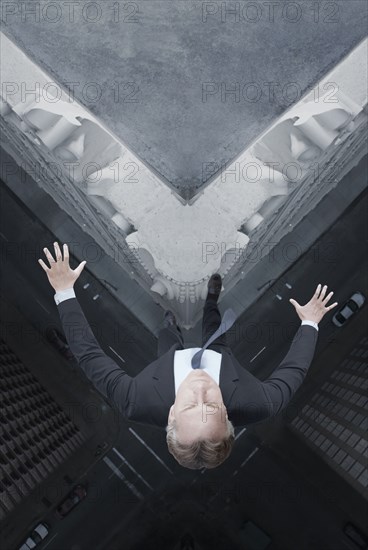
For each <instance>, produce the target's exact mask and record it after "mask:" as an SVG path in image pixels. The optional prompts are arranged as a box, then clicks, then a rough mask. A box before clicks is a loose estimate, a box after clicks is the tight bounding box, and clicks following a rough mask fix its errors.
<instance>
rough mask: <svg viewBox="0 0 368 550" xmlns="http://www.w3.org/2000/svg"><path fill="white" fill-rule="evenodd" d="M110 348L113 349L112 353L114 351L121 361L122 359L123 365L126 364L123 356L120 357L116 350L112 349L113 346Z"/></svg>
mask: <svg viewBox="0 0 368 550" xmlns="http://www.w3.org/2000/svg"><path fill="white" fill-rule="evenodd" d="M109 348H110V349H111V351H113V352H114V353H115V355H117V356H118V357H119V359H121V360H122V361H123V363H125V361H124V359H123V358H122V357H121V355H119V354H118V353H117V352H116V351H115V350H114V348H112V347H111V346H109Z"/></svg>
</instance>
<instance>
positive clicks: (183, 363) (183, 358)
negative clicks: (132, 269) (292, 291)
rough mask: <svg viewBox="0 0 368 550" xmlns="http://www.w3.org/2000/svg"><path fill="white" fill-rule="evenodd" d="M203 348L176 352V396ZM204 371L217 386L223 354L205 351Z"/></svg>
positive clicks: (59, 296) (70, 294) (68, 292)
mask: <svg viewBox="0 0 368 550" xmlns="http://www.w3.org/2000/svg"><path fill="white" fill-rule="evenodd" d="M69 298H76V296H75V292H74V288H73V287H71V288H67V289H65V290H58V291H57V292H55V295H54V300H55V303H56V305H58V304H60V302H62V301H63V300H68V299H69ZM301 324H302V325H311V326H312V327H314V328H315V329H316V330H318V323H316V322H314V321H306V320H304V321H302V322H301ZM200 349H201V348H186V349H181V350H176V351H175V354H174V380H175V395H176V392H177V389H178V388H179V386H180V384H181V383H182V381H183V380H184V379H185V378H186V377H187V376H188V374H189V373H190V372H191V371H192V365H191V359H192V357H193V355H194V354H195V353H196V352H197V351H199V350H200ZM200 368H201V369H202V370H204V371H206V372H207V374H209V376H211V377H212V378H213V380H214V381H215V382H216V384H219V381H220V368H221V353H219V352H217V351H215V350H212V349H205V350H204V352H203V355H202V359H201V367H200Z"/></svg>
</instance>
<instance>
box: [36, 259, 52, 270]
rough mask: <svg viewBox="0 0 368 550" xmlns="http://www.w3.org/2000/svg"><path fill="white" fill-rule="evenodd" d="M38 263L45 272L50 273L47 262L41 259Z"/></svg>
mask: <svg viewBox="0 0 368 550" xmlns="http://www.w3.org/2000/svg"><path fill="white" fill-rule="evenodd" d="M38 263H39V264H40V265H41V267H42V269H43V270H44V271H50V268H49V267H47V265H46V264H45V262H44V261H43V260H41V258H39V260H38Z"/></svg>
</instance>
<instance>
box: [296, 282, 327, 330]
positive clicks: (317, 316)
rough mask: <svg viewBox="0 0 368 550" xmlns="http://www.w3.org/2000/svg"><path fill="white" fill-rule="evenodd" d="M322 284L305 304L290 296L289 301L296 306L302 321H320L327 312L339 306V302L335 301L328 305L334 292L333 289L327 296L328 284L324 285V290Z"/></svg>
mask: <svg viewBox="0 0 368 550" xmlns="http://www.w3.org/2000/svg"><path fill="white" fill-rule="evenodd" d="M321 286H322V285H320V284H319V285H318V286H317V288H316V291H315V293H314V295H313V297H312V298H311V299H310V300H309V302H308V303H306V304H305V305H304V306H302V305H300V304H299V303H298V302H297V301H296V300H293V298H290V300H289V301H290V302H291V303H292V304H293V306H294V307H295V310H296V312H297V314H298V316H299V318H300V319H301V320H302V321H303V320H309V321H314V322H315V323H319V322H320V320H321V319H322V318H323V316H324V315H325V313H327V312H328V311H330V310H331V309H332V308H334V307H335V306H337V302H334V303H333V304H331V305H329V306H327V303H328V302H329V300H330V298H331V296H332V295H333V292H332V291H331V292H330V293H329V294H327V296H326V292H327V285H324V287H323V288H322V290H321Z"/></svg>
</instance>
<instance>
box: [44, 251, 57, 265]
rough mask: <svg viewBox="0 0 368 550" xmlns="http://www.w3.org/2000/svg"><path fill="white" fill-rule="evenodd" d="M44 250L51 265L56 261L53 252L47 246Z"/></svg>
mask: <svg viewBox="0 0 368 550" xmlns="http://www.w3.org/2000/svg"><path fill="white" fill-rule="evenodd" d="M43 251H44V253H45V254H46V258H47V259H48V261H49V262H50V265H51V264H53V263H55V260H54V258H53V256H52V254H51V252H50V251H49V249H48V248H46V247H45V248H44V249H43Z"/></svg>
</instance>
